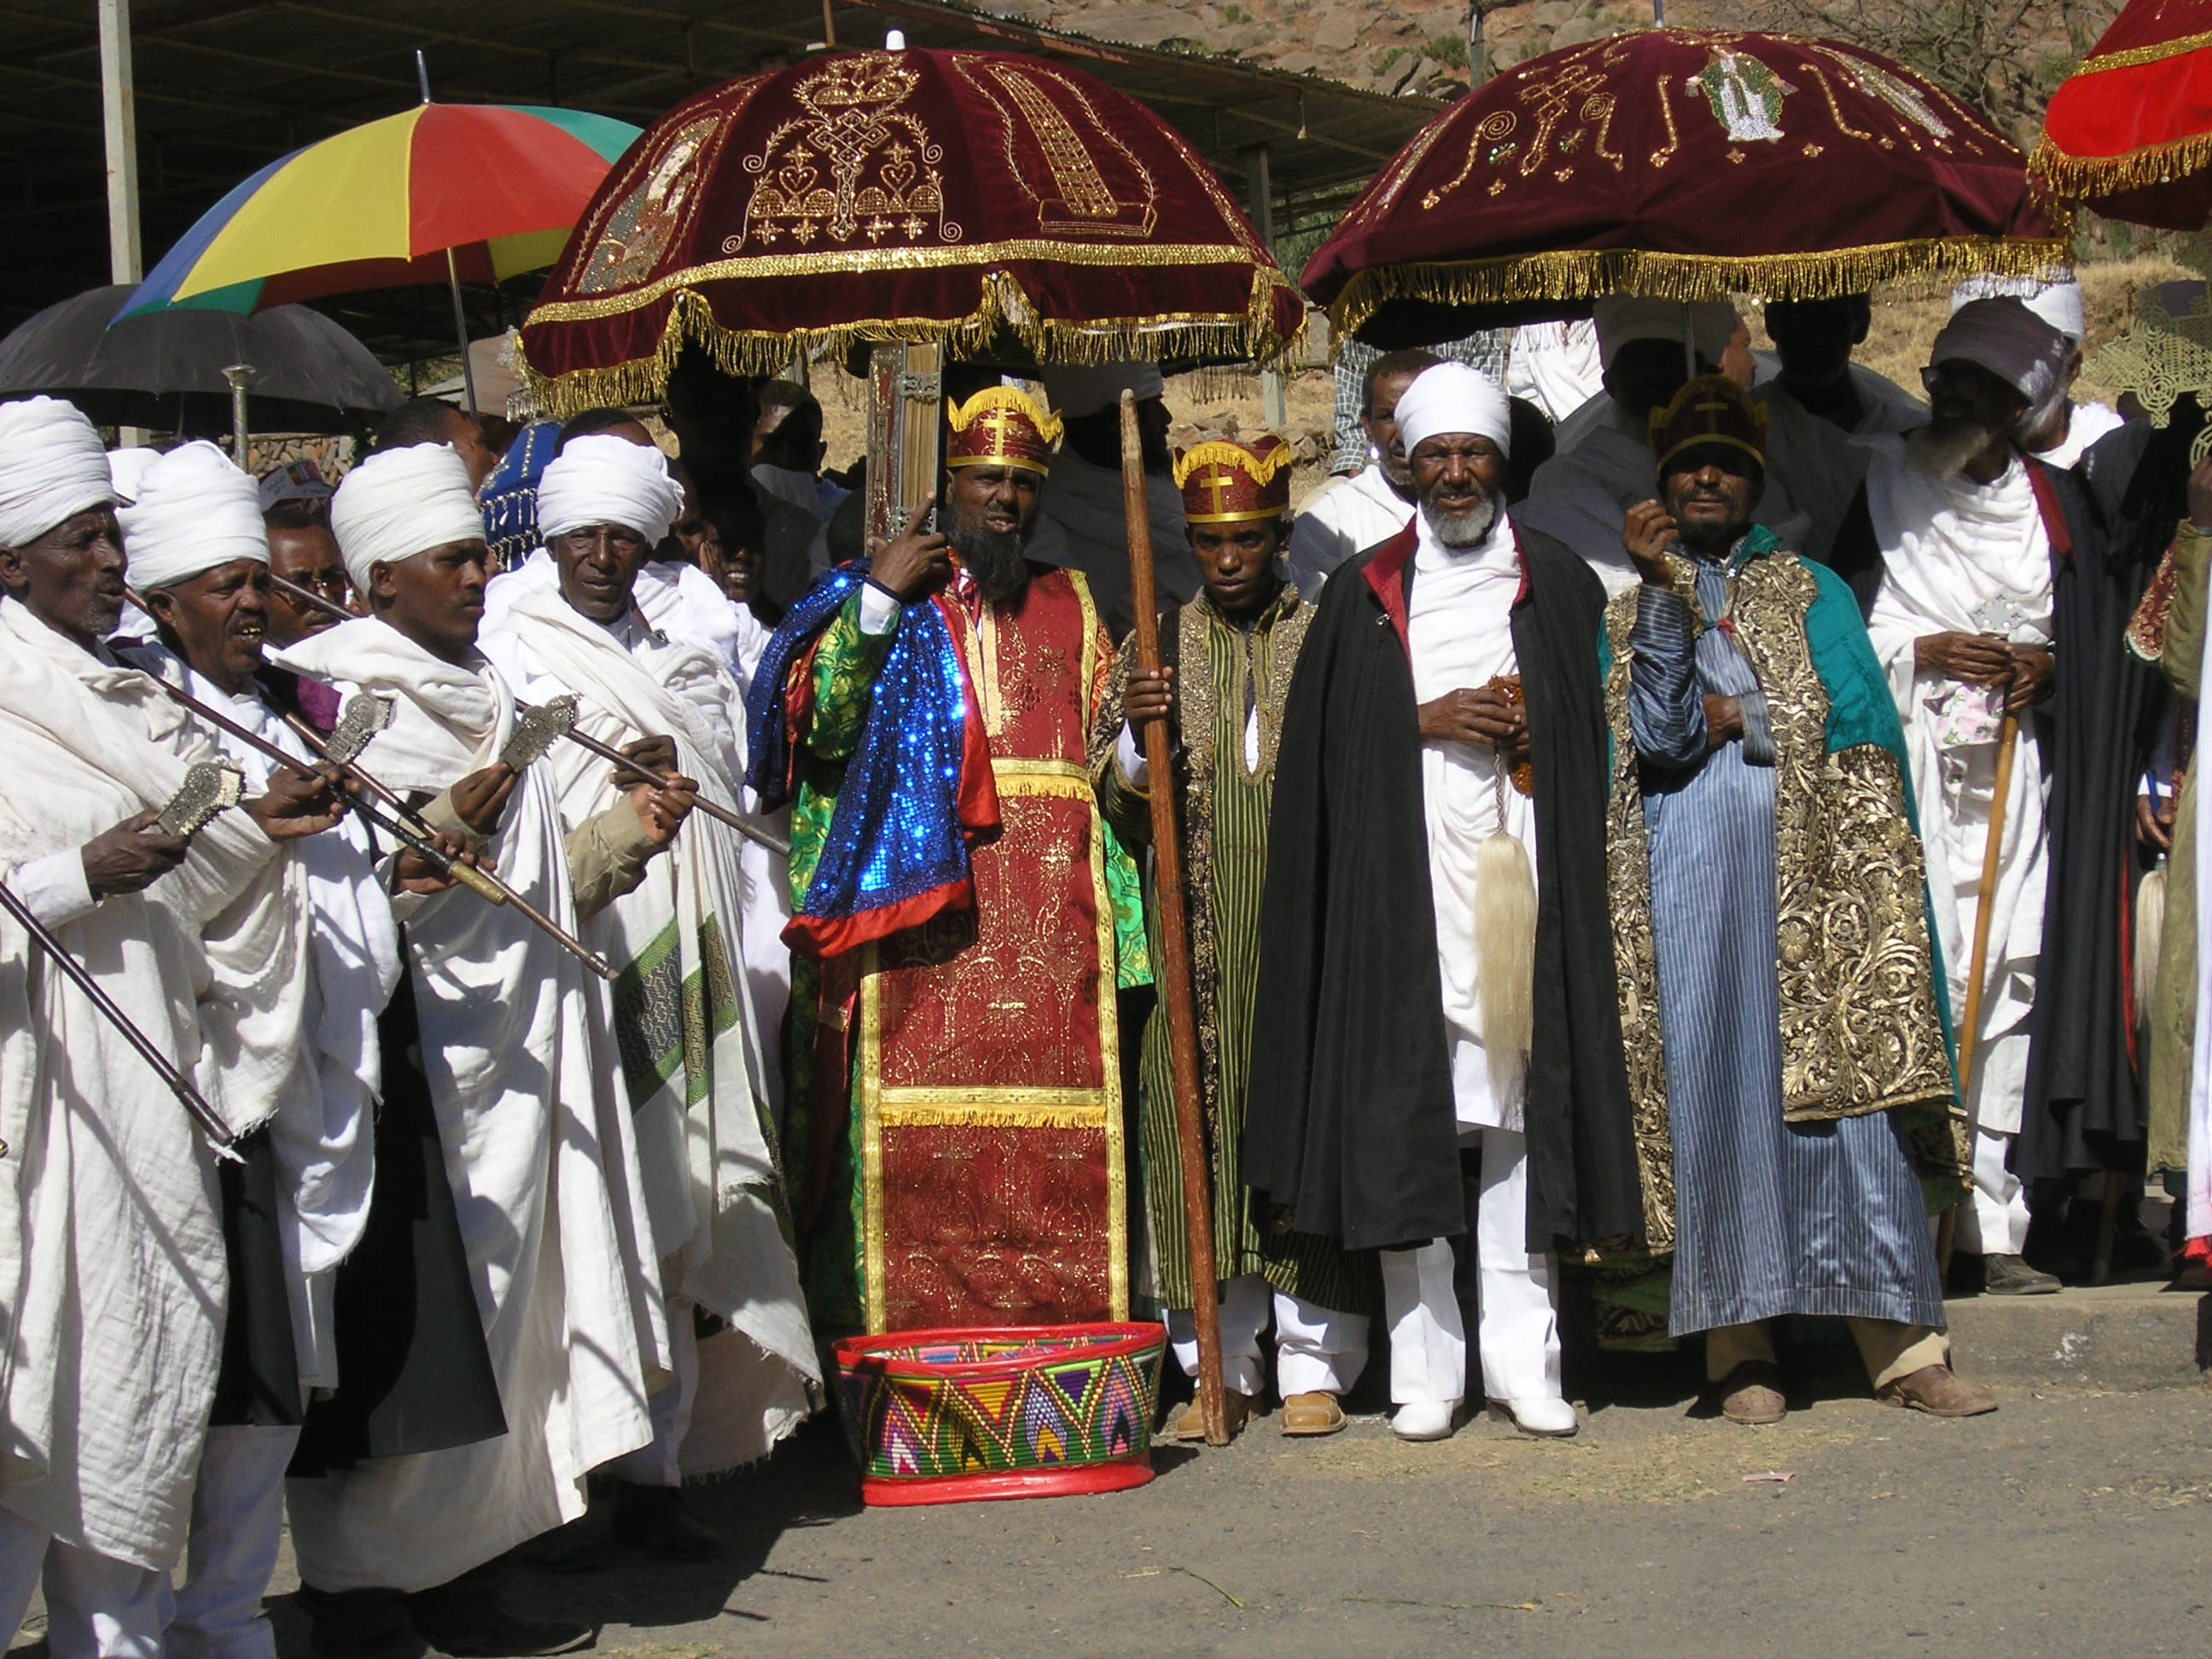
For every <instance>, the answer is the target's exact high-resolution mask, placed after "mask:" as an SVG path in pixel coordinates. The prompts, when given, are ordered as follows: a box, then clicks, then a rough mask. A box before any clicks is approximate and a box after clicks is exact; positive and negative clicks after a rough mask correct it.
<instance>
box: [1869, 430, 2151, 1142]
mask: <svg viewBox="0 0 2212 1659" xmlns="http://www.w3.org/2000/svg"><path fill="white" fill-rule="evenodd" d="M2027 466H2028V468H2029V470H2030V472H2031V474H2032V476H2033V477H2034V479H2035V481H2036V484H2037V493H2038V494H2039V496H2040V497H2041V499H2042V501H2043V503H2044V507H2045V523H2046V525H2049V526H2051V528H2052V530H2053V532H2054V533H2053V534H2052V535H2051V598H2052V614H2053V617H2054V618H2055V620H2056V623H2057V627H2056V629H2055V634H2056V643H2055V645H2054V647H2053V649H2054V652H2055V654H2056V655H2057V662H2058V670H2057V679H2056V682H2055V684H2054V687H2053V691H2052V695H2051V698H2050V700H2049V701H2048V702H2045V704H2044V705H2043V706H2042V707H2041V708H2039V709H2038V710H2037V719H2038V721H2039V724H2040V726H2041V742H2042V744H2043V755H2044V769H2045V775H2046V776H2047V777H2049V779H2050V780H2051V793H2050V799H2049V801H2048V803H2047V804H2046V805H2045V823H2046V826H2047V834H2048V836H2049V837H2050V848H2051V854H2050V858H2051V863H2050V874H2049V877H2048V884H2047V885H2046V886H2045V890H2044V909H2043V949H2042V955H2041V957H2040V959H2039V966H2038V968H2037V970H2036V987H2035V1006H2034V1011H2033V1013H2032V1014H2031V1015H2030V1016H2029V1021H2028V1034H2029V1036H2028V1041H2029V1048H2028V1062H2027V1092H2026V1097H2025V1100H2024V1103H2023V1105H2022V1108H2021V1131H2020V1139H2019V1141H2018V1144H2017V1145H2016V1146H2015V1148H2014V1152H2013V1158H2012V1164H2013V1170H2014V1173H2015V1174H2016V1175H2018V1176H2020V1177H2021V1179H2023V1180H2029V1181H2033V1180H2037V1179H2045V1178H2053V1177H2057V1176H2063V1175H2066V1174H2069V1173H2080V1172H2083V1171H2087V1170H2099V1169H2106V1168H2112V1169H2127V1168H2138V1169H2139V1168H2140V1167H2141V1164H2142V1140H2143V1136H2144V1126H2143V1100H2142V1083H2141V1079H2140V1078H2139V1076H2138V1075H2137V1073H2136V1063H2135V1053H2134V1045H2133V1043H2132V1042H2131V1041H2130V1030H2129V1026H2130V979H2131V976H2132V966H2131V963H2130V937H2129V936H2130V928H2131V927H2132V924H2133V903H2132V896H2133V893H2134V889H2135V884H2136V882H2137V881H2138V880H2139V879H2140V878H2141V875H2142V871H2143V869H2144V868H2145V867H2147V866H2145V865H2144V863H2143V861H2142V853H2141V851H2140V849H2139V848H2138V847H2137V845H2136V834H2135V793H2136V792H2135V781H2136V777H2137V776H2138V775H2140V773H2141V769H2142V763H2143V760H2144V758H2145V757H2146V755H2147V754H2148V750H2149V746H2150V743H2151V741H2152V739H2153V738H2154V732H2155V724H2156V719H2157V714H2158V711H2159V708H2160V696H2161V694H2160V690H2159V683H2158V671H2157V670H2156V669H2154V668H2152V667H2151V666H2150V665H2148V664H2146V663H2144V662H2142V660H2141V659H2138V658H2136V657H2135V656H2134V655H2132V654H2131V653H2130V652H2129V651H2128V649H2127V647H2126V645H2125V643H2124V637H2123V630H2124V629H2125V627H2126V625H2127V622H2128V617H2129V616H2130V613H2131V612H2132V611H2134V608H2135V605H2136V600H2137V599H2140V598H2141V597H2142V589H2143V586H2144V584H2145V582H2146V581H2148V579H2149V576H2150V574H2151V568H2154V565H2155V556H2154V557H2153V560H2152V563H2151V566H2150V567H2145V568H2137V567H2138V565H2139V564H2140V560H2139V559H2137V558H2133V557H2125V556H2122V557H2115V556H2114V553H2115V550H2114V549H2113V547H2112V544H2111V542H2110V540H2109V538H2108V537H2107V534H2106V527H2105V520H2104V517H2103V515H2102V514H2101V513H2100V512H2099V511H2098V510H2097V507H2096V505H2095V503H2094V501H2093V499H2092V498H2091V495H2090V494H2089V491H2088V490H2087V488H2085V486H2084V483H2083V481H2082V479H2081V477H2080V475H2079V474H2077V473H2075V472H2073V471H2064V472H2062V471H2057V469H2056V468H2053V467H2051V466H2048V465H2045V463H2043V462H2041V461H2039V460H2036V459H2033V457H2030V458H2027ZM2062 524H2063V529H2064V534H2063V538H2062V536H2061V535H2059V534H2057V533H2055V532H2057V526H2059V525H2062ZM2171 528H2172V526H2170V525H2169V526H2168V532H2169V534H2170V532H2171ZM2062 541H2063V545H2062ZM2163 550H2164V549H2163V548H2162V547H2161V548H2160V551H2161V552H2162V551H2163ZM1832 563H1833V567H1834V568H1835V570H1836V572H1837V574H1838V575H1840V576H1842V577H1843V578H1844V580H1846V581H1848V582H1849V583H1850V586H1851V590H1852V592H1854V593H1856V594H1857V596H1858V599H1859V606H1860V609H1861V611H1862V612H1867V611H1871V610H1872V608H1873V605H1874V600H1875V593H1876V592H1877V591H1878V590H1879V589H1880V586H1881V574H1882V562H1881V549H1880V547H1879V546H1878V545H1877V544H1876V543H1875V533H1874V523H1873V519H1872V517H1871V515H1870V514H1869V512H1868V508H1867V501H1866V491H1865V490H1864V489H1863V488H1862V489H1861V490H1860V492H1859V495H1858V498H1857V501H1854V502H1853V504H1852V506H1851V509H1850V513H1848V514H1847V515H1846V517H1845V519H1844V526H1843V528H1842V530H1841V531H1840V532H1838V536H1837V538H1836V545H1835V551H1834V553H1833V555H1832Z"/></svg>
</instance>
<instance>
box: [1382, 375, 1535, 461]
mask: <svg viewBox="0 0 2212 1659" xmlns="http://www.w3.org/2000/svg"><path fill="white" fill-rule="evenodd" d="M1396 419H1397V422H1398V436H1399V437H1400V439H1401V440H1402V441H1404V443H1405V446H1406V453H1407V454H1408V455H1411V454H1412V453H1413V449H1414V447H1415V446H1416V445H1418V444H1419V442H1420V441H1421V440H1422V439H1424V438H1433V437H1435V436H1436V435H1437V434H1438V433H1443V432H1471V433H1474V435H1476V436H1477V437H1482V438H1487V439H1489V440H1490V441H1491V442H1492V443H1494V444H1496V445H1497V446H1498V453H1499V454H1501V455H1510V454H1511V453H1512V452H1513V405H1512V404H1511V403H1510V401H1509V400H1508V399H1507V398H1506V396H1505V393H1504V390H1503V389H1501V388H1500V387H1499V386H1498V382H1497V381H1495V380H1492V379H1491V378H1490V376H1488V375H1487V374H1483V373H1481V372H1480V370H1477V369H1472V368H1468V366H1467V365H1466V364H1465V363H1437V365H1435V366H1434V367H1433V368H1425V369H1423V370H1422V371H1421V372H1420V373H1419V374H1417V375H1415V376H1414V377H1413V384H1412V385H1411V386H1407V388H1406V390H1405V393H1404V395H1403V396H1401V398H1399V399H1398V412H1397V416H1396Z"/></svg>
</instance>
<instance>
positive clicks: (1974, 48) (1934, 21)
mask: <svg viewBox="0 0 2212 1659" xmlns="http://www.w3.org/2000/svg"><path fill="white" fill-rule="evenodd" d="M2119 9H2120V0H1771V11H1770V12H1769V14H1768V15H1769V16H1770V17H1771V19H1772V20H1773V21H1772V22H1771V24H1770V25H1769V26H1770V27H1779V28H1782V29H1785V30H1787V31H1788V32H1789V33H1793V34H1820V35H1826V36H1828V37H1829V38H1830V39H1832V40H1849V41H1851V42H1853V43H1854V44H1856V45H1858V46H1867V47H1870V48H1871V49H1872V50H1874V51H1875V52H1881V54H1882V55H1883V56H1885V57H1887V58H1895V59H1896V60H1897V61H1898V62H1899V63H1900V64H1905V65H1907V66H1908V67H1910V68H1912V69H1916V70H1919V71H1920V72H1921V73H1922V74H1923V75H1925V76H1928V77H1929V79H1931V80H1933V81H1936V82H1939V83H1940V84H1941V85H1942V86H1944V87H1946V88H1948V89H1949V90H1950V91H1952V92H1953V93H1955V94H1957V95H1958V96H1960V98H1963V99H1965V100H1966V101H1967V102H1968V103H1970V104H1972V105H1974V106H1976V107H1977V108H1978V109H1980V110H1981V111H1982V112H1983V113H1984V114H1985V115H1987V116H1988V117H1989V118H1990V120H1992V121H1993V122H1995V123H1996V125H1997V127H1998V128H1999V129H2000V130H2001V131H2004V132H2007V133H2008V134H2009V135H2010V136H2011V137H2013V138H2014V139H2015V140H2016V141H2018V142H2019V143H2021V144H2022V145H2023V146H2025V145H2027V144H2028V143H2033V140H2034V137H2035V134H2036V131H2037V130H2038V129H2039V127H2040V126H2041V125H2043V108H2044V106H2045V104H2046V103H2048V102H2049V101H2050V99H2051V93H2052V91H2053V90H2054V89H2056V88H2057V85H2058V83H2059V82H2061V81H2062V80H2063V79H2064V78H2065V77H2066V76H2067V74H2068V72H2069V71H2070V70H2072V69H2073V68H2074V67H2075V64H2078V63H2079V62H2080V61H2081V58H2082V56H2083V54H2085V53H2086V52H2087V51H2088V50H2089V48H2090V46H2092V45H2093V44H2094V42H2095V40H2096V39H2097V37H2098V36H2099V35H2100V34H2101V33H2104V31H2105V28H2106V25H2107V24H2109V23H2110V22H2111V21H2112V19H2113V17H2114V16H2116V15H2118V12H2119Z"/></svg>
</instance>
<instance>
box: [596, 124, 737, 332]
mask: <svg viewBox="0 0 2212 1659" xmlns="http://www.w3.org/2000/svg"><path fill="white" fill-rule="evenodd" d="M717 125H719V118H717V117H714V116H702V117H701V118H699V119H698V120H696V121H687V122H685V123H684V125H682V126H681V127H679V128H678V129H677V130H676V132H675V134H674V135H673V136H672V137H671V138H670V139H669V140H668V146H667V148H666V149H664V150H663V151H662V152H661V153H660V155H659V158H658V159H657V160H656V161H654V162H653V167H652V168H651V170H650V171H648V172H647V173H646V175H645V178H644V179H642V180H641V182H640V183H639V184H638V185H637V186H636V188H635V189H634V190H632V191H630V192H629V195H627V196H625V197H623V198H622V200H621V201H620V202H619V203H617V204H616V206H615V209H614V210H613V211H612V212H611V213H610V214H609V215H608V216H607V217H606V220H605V223H604V224H603V225H602V226H601V228H600V229H599V240H598V241H597V242H596V243H595V244H594V245H593V246H592V257H591V258H589V259H587V260H586V261H585V262H584V274H583V275H582V276H579V277H578V278H577V279H576V289H577V292H579V293H580V294H601V293H605V291H606V290H607V289H611V288H621V287H623V286H625V285H626V284H629V283H641V282H643V281H644V280H645V279H646V278H647V277H648V276H651V275H653V267H654V266H655V265H657V264H659V263H660V259H661V256H662V255H664V254H665V253H666V252H668V248H669V244H670V243H671V242H672V241H674V240H675V239H676V232H677V230H678V227H679V226H680V225H681V224H682V222H683V220H684V212H685V210H687V209H688V208H689V207H690V204H691V192H692V191H693V189H694V188H695V187H696V185H697V184H698V182H699V174H700V173H701V171H702V168H701V167H699V166H698V165H697V163H698V162H699V161H700V158H701V156H702V154H703V153H704V152H705V151H706V149H708V144H709V143H710V141H711V140H712V139H713V138H714V132H715V129H716V127H717Z"/></svg>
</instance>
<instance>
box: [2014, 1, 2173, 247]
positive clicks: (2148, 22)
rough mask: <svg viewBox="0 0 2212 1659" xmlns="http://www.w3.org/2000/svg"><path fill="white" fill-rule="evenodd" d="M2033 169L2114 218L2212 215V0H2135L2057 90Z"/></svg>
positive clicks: (2051, 186)
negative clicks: (2079, 66)
mask: <svg viewBox="0 0 2212 1659" xmlns="http://www.w3.org/2000/svg"><path fill="white" fill-rule="evenodd" d="M2027 170H2028V172H2029V173H2030V174H2031V175H2032V176H2033V178H2034V179H2035V181H2036V182H2037V184H2039V185H2042V186H2044V187H2045V188H2046V189H2048V190H2049V191H2051V194H2052V195H2054V196H2057V197H2064V198H2066V199H2069V200H2071V201H2075V202H2079V203H2080V204H2082V205H2083V206H2085V207H2091V208H2094V209H2095V210H2097V211H2098V212H2100V213H2101V214H2103V215H2104V216H2106V218H2108V219H2125V220H2128V221H2130V222H2132V223H2135V224H2138V225H2157V226H2160V227H2163V228H2167V229H2171V230H2201V229H2203V228H2204V223H2205V221H2206V219H2207V217H2208V216H2212V0H2130V4H2129V5H2128V7H2127V9H2125V10H2124V11H2123V12H2121V13H2120V15H2118V17H2116V18H2114V19H2113V20H2112V27H2110V28H2108V29H2106V31H2105V33H2104V34H2103V36H2102V38H2100V40H2098V42H2097V44H2096V46H2095V47H2094V48H2093V49H2092V50H2091V52H2090V53H2089V55H2088V56H2087V58H2083V59H2082V60H2081V68H2079V69H2077V70H2075V71H2074V73H2073V74H2071V75H2069V76H2067V77H2066V80H2065V81H2064V82H2063V84H2061V86H2060V87H2059V88H2058V90H2057V92H2055V93H2053V94H2051V106H2050V107H2049V108H2048V109H2047V110H2045V112H2044V117H2043V136H2042V137H2041V138H2039V139H2038V140H2037V141H2036V146H2035V153H2034V155H2032V156H2030V157H2029V158H2028V163H2027Z"/></svg>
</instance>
